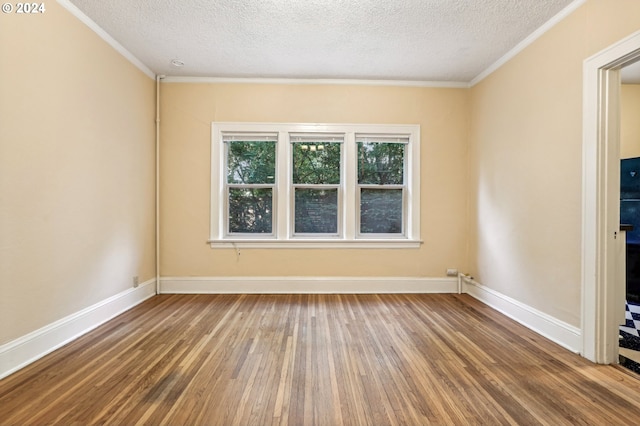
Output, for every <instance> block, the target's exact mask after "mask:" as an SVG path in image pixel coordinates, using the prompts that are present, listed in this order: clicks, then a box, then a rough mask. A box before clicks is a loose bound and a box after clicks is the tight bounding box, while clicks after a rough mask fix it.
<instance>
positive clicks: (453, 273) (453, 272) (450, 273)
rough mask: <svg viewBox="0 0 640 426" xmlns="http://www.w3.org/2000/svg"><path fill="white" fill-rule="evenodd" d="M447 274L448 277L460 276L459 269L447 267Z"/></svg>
mask: <svg viewBox="0 0 640 426" xmlns="http://www.w3.org/2000/svg"><path fill="white" fill-rule="evenodd" d="M447 276H448V277H457V276H458V270H457V269H447Z"/></svg>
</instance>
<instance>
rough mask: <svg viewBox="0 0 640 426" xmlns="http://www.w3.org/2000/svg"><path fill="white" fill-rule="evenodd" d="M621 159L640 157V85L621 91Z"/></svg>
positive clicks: (632, 85) (629, 85) (627, 87)
mask: <svg viewBox="0 0 640 426" xmlns="http://www.w3.org/2000/svg"><path fill="white" fill-rule="evenodd" d="M620 109H621V111H620V122H621V123H620V158H635V157H640V84H623V85H622V88H621V91H620Z"/></svg>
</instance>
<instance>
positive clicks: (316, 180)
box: [292, 142, 342, 185]
mask: <svg viewBox="0 0 640 426" xmlns="http://www.w3.org/2000/svg"><path fill="white" fill-rule="evenodd" d="M292 145H293V183H298V184H310V185H322V184H324V185H337V184H339V183H340V146H341V145H342V144H340V143H329V142H311V143H309V142H296V143H294V144H292Z"/></svg>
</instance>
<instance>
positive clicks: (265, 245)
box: [207, 239, 423, 249]
mask: <svg viewBox="0 0 640 426" xmlns="http://www.w3.org/2000/svg"><path fill="white" fill-rule="evenodd" d="M422 243H423V242H422V241H420V240H406V239H397V240H394V239H384V240H376V239H367V240H364V239H362V240H321V239H313V240H311V239H306V240H280V241H278V240H266V239H265V240H258V239H255V240H249V239H235V240H234V239H227V240H209V241H207V244H209V245H210V246H211V248H213V249H220V248H236V249H238V248H244V249H247V248H256V249H274V248H278V249H292V248H296V249H344V248H347V249H409V248H420V245H421V244H422Z"/></svg>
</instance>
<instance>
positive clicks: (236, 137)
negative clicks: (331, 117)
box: [209, 123, 421, 248]
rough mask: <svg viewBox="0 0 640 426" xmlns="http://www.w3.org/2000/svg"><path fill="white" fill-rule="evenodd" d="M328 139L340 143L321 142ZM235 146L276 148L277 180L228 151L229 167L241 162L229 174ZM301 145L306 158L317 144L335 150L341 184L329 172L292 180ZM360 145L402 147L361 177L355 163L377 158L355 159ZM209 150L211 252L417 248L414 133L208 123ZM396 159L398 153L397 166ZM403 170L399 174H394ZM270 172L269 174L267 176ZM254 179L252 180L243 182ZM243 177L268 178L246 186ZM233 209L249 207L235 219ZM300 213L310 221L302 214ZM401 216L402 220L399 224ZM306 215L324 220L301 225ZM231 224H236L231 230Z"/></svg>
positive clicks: (393, 128)
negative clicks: (228, 249) (230, 249)
mask: <svg viewBox="0 0 640 426" xmlns="http://www.w3.org/2000/svg"><path fill="white" fill-rule="evenodd" d="M248 136H250V137H248ZM329 136H333V137H338V140H335V139H331V140H326V138H327V137H329ZM302 137H307V138H313V137H320V138H321V139H325V140H323V141H320V140H315V141H314V140H311V139H307V140H304V138H302ZM232 141H233V142H245V143H246V142H255V143H257V142H273V143H275V147H274V149H273V151H274V167H275V171H274V173H269V174H265V173H257V171H256V170H255V169H257V166H253V165H252V163H253V160H254V159H253V158H249V159H247V158H244V157H242V156H241V155H239V154H237V153H236V151H233V150H232V160H234V161H235V160H236V157H238V158H239V161H238V163H240V165H239V166H236V167H233V164H234V161H232V162H231V163H230V164H231V167H228V164H227V163H228V161H227V155H228V147H229V143H230V142H232ZM303 142H307V145H308V148H307V149H308V150H309V151H311V150H312V149H313V148H311V146H312V145H313V146H315V150H316V152H317V151H322V149H320V150H319V149H318V146H319V145H321V143H320V142H322V144H326V143H339V144H340V147H339V148H340V172H339V181H338V179H337V178H336V176H338V174H337V173H335V171H331V173H329V171H328V170H322V173H317V174H315V175H314V174H307V175H308V176H307V177H304V176H303V175H302V174H298V173H296V177H295V178H294V148H295V147H297V146H298V145H296V144H298V143H303ZM358 142H360V143H361V147H360V150H364V149H365V148H364V146H365V145H367V144H379V143H396V144H401V145H403V147H398V146H396V147H395V149H396V151H393V150H392V149H391V148H389V151H390V155H389V156H388V158H384V157H382V156H380V155H378V156H377V157H379V161H378V162H379V163H381V164H382V165H388V166H390V168H389V167H387V169H386V170H385V169H381V170H378V169H377V168H376V169H375V171H371V170H369V169H366V170H365V169H364V168H363V169H362V170H363V171H364V172H365V173H363V175H362V176H359V164H358V163H359V161H368V160H369V159H371V158H376V157H375V156H372V155H366V154H367V153H364V154H362V156H361V157H362V158H359V152H358V151H359V147H358ZM373 146H377V145H373ZM211 148H212V149H211V172H212V173H211V189H212V196H211V234H210V239H209V243H210V244H211V247H212V248H223V247H229V244H234V246H235V247H246V248H249V247H252V248H267V247H268V248H293V247H299V248H320V247H327V248H347V247H353V248H382V247H386V248H417V247H419V245H420V244H421V241H420V126H418V125H369V124H286V123H282V124H279V123H213V124H212V145H211ZM245 148H246V147H245ZM300 149H301V150H303V148H301V147H300ZM325 149H326V145H325ZM335 149H337V148H335ZM399 152H402V158H403V159H402V162H400V161H399V158H400V157H401V156H400V154H399ZM392 154H393V155H392ZM300 158H302V157H300ZM300 158H298V157H296V160H300ZM325 163H326V164H335V162H332V161H329V160H328V159H323V160H322V162H321V164H323V165H326V164H325ZM372 163H373V164H375V161H372ZM400 163H402V164H403V166H402V167H399V166H398V164H400ZM334 169H335V167H334ZM272 170H273V168H271V167H269V171H272ZM318 170H320V168H318ZM251 171H256V173H254V174H253V175H252V174H251V173H249V174H248V172H251ZM239 175H242V176H244V177H245V178H244V179H243V178H241V177H238V176H239ZM248 175H251V176H256V175H261V176H273V177H272V178H268V179H265V178H261V179H253V178H251V179H249V178H247V176H248ZM230 176H231V178H230ZM318 176H321V177H318ZM399 176H401V177H402V181H400V180H399V178H398V177H399ZM316 178H317V179H316ZM328 182H330V183H328ZM336 182H337V183H336ZM398 182H401V183H398ZM231 189H233V191H231V192H230V190H231ZM240 189H243V190H245V192H242V191H240ZM258 189H266V190H267V191H258ZM247 190H251V191H250V192H249V193H248V192H246V191H247ZM296 192H297V195H298V196H297V200H296ZM399 194H401V195H399ZM296 202H297V205H298V221H297V223H296V208H295V206H296ZM230 203H231V204H233V203H237V204H238V205H245V206H247V205H248V207H245V209H246V212H245V214H244V215H241V214H236V213H238V211H237V209H236V210H233V209H232V213H234V214H233V215H230V214H229V205H230ZM265 206H266V207H265ZM319 206H322V208H320V209H319ZM336 206H337V207H336ZM269 207H270V208H269ZM259 209H262V210H261V212H262V213H261V214H256V213H260V212H258V211H257V210H259ZM302 209H306V211H307V213H302ZM314 209H315V210H314ZM383 209H388V210H390V213H389V214H388V215H387V218H386V219H385V220H381V219H380V215H379V214H374V213H376V212H378V213H379V212H380V211H381V210H383ZM328 211H330V212H331V213H327V212H328ZM333 212H335V214H334V213H333ZM398 212H401V214H400V218H398V217H399V215H398ZM305 214H306V215H308V216H312V215H316V216H315V217H316V218H318V217H319V218H321V220H314V221H308V222H305V221H303V220H300V218H301V217H304V215H305ZM232 217H233V220H234V222H232V225H231V226H230V224H229V223H230V218H232ZM268 224H270V225H271V226H270V227H269V225H268ZM399 229H400V231H398V230H399ZM258 230H260V232H257V231H258ZM336 230H337V232H334V231H336ZM230 231H231V232H230Z"/></svg>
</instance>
